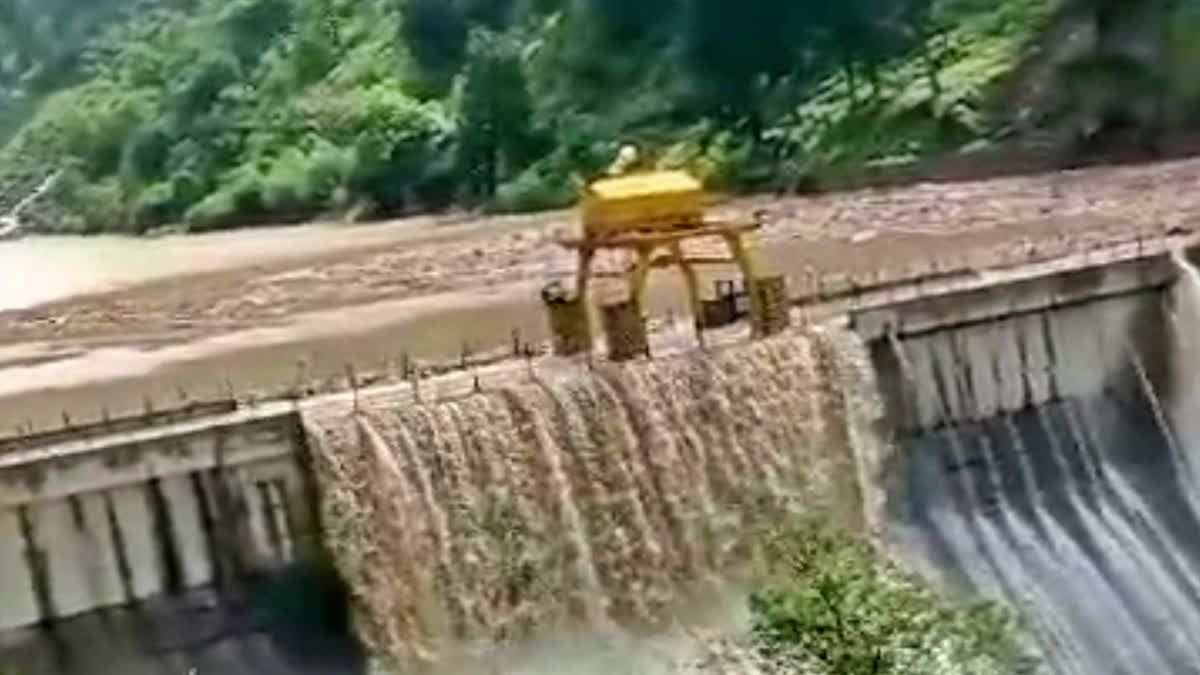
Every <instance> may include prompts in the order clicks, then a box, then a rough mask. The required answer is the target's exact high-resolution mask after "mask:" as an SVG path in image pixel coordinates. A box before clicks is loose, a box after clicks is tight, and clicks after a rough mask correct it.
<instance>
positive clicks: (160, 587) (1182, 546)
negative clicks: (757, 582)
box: [0, 245, 1200, 675]
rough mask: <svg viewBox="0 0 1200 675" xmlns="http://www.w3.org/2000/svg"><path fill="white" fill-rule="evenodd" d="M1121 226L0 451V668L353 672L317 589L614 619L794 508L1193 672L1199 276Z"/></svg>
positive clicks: (1034, 619) (377, 635) (490, 628)
mask: <svg viewBox="0 0 1200 675" xmlns="http://www.w3.org/2000/svg"><path fill="white" fill-rule="evenodd" d="M1141 249H1142V247H1141V245H1139V246H1138V249H1137V250H1124V249H1123V250H1120V251H1114V252H1111V255H1108V256H1097V257H1094V258H1092V259H1091V260H1085V259H1078V260H1065V261H1058V262H1056V263H1055V264H1052V265H1041V266H1031V267H1029V268H1026V269H1020V270H1011V271H1008V272H1005V273H1003V274H999V273H997V274H981V275H979V276H978V278H975V279H968V280H965V281H964V282H963V283H961V284H958V285H955V286H953V287H950V286H947V287H939V288H934V287H924V288H921V287H919V286H918V287H914V288H903V289H893V290H890V291H888V292H887V293H886V294H877V295H876V296H874V298H873V299H871V300H869V301H867V300H862V301H856V302H853V303H852V304H855V305H857V307H856V308H854V309H853V310H851V311H849V312H848V313H846V314H841V313H840V312H841V310H840V309H839V310H838V311H836V312H834V313H833V315H831V316H830V315H827V316H829V318H828V319H827V320H826V319H821V320H820V323H819V324H818V325H810V326H808V327H806V328H803V329H801V330H797V331H795V332H793V333H791V334H788V335H784V336H781V337H779V338H775V339H772V340H768V341H763V342H759V343H755V344H751V345H746V344H744V343H743V342H740V341H738V342H735V343H731V344H723V345H719V346H715V347H712V348H711V349H710V350H709V351H708V352H689V353H683V354H676V355H668V356H665V357H662V358H657V359H654V360H652V361H647V362H642V363H635V364H629V365H624V366H615V365H612V364H598V365H597V366H596V367H595V368H594V369H590V368H588V367H586V366H584V365H581V364H565V363H561V362H556V361H553V360H551V361H547V362H544V363H542V362H539V363H532V364H525V363H511V362H510V363H502V364H498V365H495V366H491V367H488V368H486V369H481V370H480V371H479V372H476V373H464V374H462V375H459V376H448V377H443V378H439V379H437V380H431V381H426V382H421V383H419V384H418V383H406V384H403V385H400V386H386V387H377V388H372V389H370V390H363V391H357V392H348V393H345V394H339V395H332V396H322V397H317V398H313V399H309V400H305V401H301V402H294V401H289V402H268V403H262V404H258V405H256V406H253V407H243V408H239V409H237V410H232V411H228V412H222V413H220V414H215V415H211V416H205V417H202V418H198V419H192V420H183V421H178V422H170V423H164V424H161V425H158V426H153V427H147V428H135V429H127V430H121V431H120V432H115V433H111V434H105V435H101V436H98V437H90V438H86V439H76V440H71V439H68V438H61V437H60V438H55V439H53V441H52V442H46V443H44V444H42V445H40V446H38V447H26V448H23V449H20V450H15V451H12V452H10V453H8V454H4V455H0V665H4V664H9V663H11V664H12V665H13V666H14V667H16V669H17V673H19V674H20V675H41V674H42V673H47V674H49V673H63V674H71V675H73V674H74V673H81V674H82V673H89V674H92V673H98V674H100V675H104V674H106V673H187V672H189V670H190V669H192V668H195V669H196V673H197V675H201V674H203V673H208V672H219V673H225V674H228V675H236V674H237V673H298V674H301V675H304V674H307V673H313V674H316V673H330V674H331V675H332V674H338V673H356V672H363V668H364V664H363V660H362V658H361V656H362V655H361V650H360V649H359V648H358V645H357V640H355V639H343V638H344V637H345V636H344V635H341V632H344V631H345V625H344V624H345V621H346V617H345V616H343V613H344V610H345V608H344V607H343V606H342V605H341V603H342V599H343V591H346V593H345V595H346V596H348V597H349V604H350V606H351V609H352V610H353V614H354V619H355V625H356V628H357V630H356V631H355V632H356V634H357V636H358V637H359V638H361V639H362V640H363V641H364V642H365V643H366V645H367V646H368V647H369V650H370V651H371V652H372V653H373V654H375V655H376V656H377V657H381V658H382V659H383V660H384V661H386V662H391V663H403V662H407V663H411V662H413V661H416V662H427V661H437V660H439V659H441V658H442V655H444V654H446V653H456V654H460V653H465V652H466V651H470V650H464V648H463V647H464V646H465V645H471V646H482V647H485V648H486V647H487V646H488V645H495V644H505V643H507V642H511V641H513V640H518V639H523V637H525V636H529V635H533V634H535V633H537V632H539V631H540V630H543V629H545V628H547V627H551V628H553V629H555V630H558V629H561V628H563V627H564V626H574V625H576V624H578V623H581V622H582V623H588V624H598V623H599V624H603V623H611V622H616V623H625V622H629V621H633V622H635V623H639V624H644V623H646V622H647V621H649V622H653V620H654V618H655V613H656V612H658V611H659V610H662V609H663V608H664V607H666V606H667V605H669V604H670V601H671V599H672V598H674V597H677V596H682V595H685V594H686V593H688V592H690V591H691V590H694V589H695V588H696V587H697V584H699V585H703V584H705V583H707V582H709V581H712V580H714V579H715V578H718V577H723V576H724V575H727V574H731V573H734V572H733V571H735V570H736V568H737V561H738V556H739V551H740V550H741V549H740V548H739V547H742V548H744V546H745V543H746V542H745V541H744V539H743V537H744V536H746V535H747V534H748V533H751V532H752V531H753V530H754V528H755V527H757V526H758V525H760V524H768V525H769V522H770V520H771V519H772V518H778V517H784V516H785V515H786V514H787V513H788V512H791V511H806V510H812V509H821V510H822V511H829V512H832V513H833V514H834V516H835V517H838V518H840V519H842V520H843V521H844V522H847V523H850V524H853V525H855V526H857V527H860V528H862V529H864V530H866V531H869V532H871V533H873V534H875V535H878V536H879V537H880V539H881V540H882V541H883V542H885V543H886V545H887V546H888V547H889V550H890V551H891V552H892V553H893V554H894V555H896V556H898V557H901V558H904V559H905V560H907V561H908V562H910V563H911V564H912V565H914V566H916V567H917V568H918V569H920V570H922V571H923V572H926V573H927V574H929V575H931V576H932V577H935V578H937V579H939V580H941V581H942V582H944V583H946V584H949V585H950V586H952V587H957V588H962V589H964V590H966V591H969V592H974V593H983V594H989V595H992V596H995V597H999V598H1003V599H1005V600H1007V601H1009V602H1011V603H1012V604H1013V605H1014V606H1016V607H1017V608H1018V609H1019V610H1020V611H1022V612H1023V613H1024V614H1025V616H1026V617H1027V618H1028V619H1029V621H1028V623H1029V625H1030V627H1031V639H1032V640H1033V642H1034V644H1035V646H1036V647H1037V648H1038V649H1039V651H1040V652H1042V653H1043V654H1044V655H1045V657H1046V662H1047V667H1048V669H1049V672H1056V673H1081V674H1087V675H1091V674H1092V673H1145V672H1156V673H1157V672H1162V673H1191V672H1197V670H1196V665H1195V664H1198V663H1200V650H1198V649H1197V648H1196V647H1195V645H1194V641H1192V640H1191V639H1190V636H1191V635H1195V634H1198V633H1197V631H1200V582H1198V579H1200V576H1198V572H1200V518H1197V515H1196V514H1197V513H1200V511H1197V510H1196V509H1195V508H1194V506H1195V505H1196V504H1197V503H1200V502H1198V500H1197V495H1196V494H1195V492H1196V491H1195V490H1194V487H1195V486H1196V485H1197V483H1196V482H1195V481H1194V480H1193V477H1194V476H1195V475H1196V474H1195V465H1196V462H1195V461H1193V460H1192V458H1191V456H1190V454H1189V450H1188V448H1189V447H1196V448H1197V450H1200V444H1197V445H1195V446H1193V443H1200V436H1197V434H1200V428H1198V427H1197V425H1200V422H1198V421H1197V420H1200V409H1196V410H1194V409H1193V408H1194V407H1196V406H1198V405H1200V398H1197V396H1196V394H1197V393H1200V392H1198V391H1197V388H1196V386H1195V383H1193V380H1192V378H1190V377H1187V372H1188V370H1187V368H1186V367H1184V366H1186V364H1188V363H1191V362H1194V361H1193V360H1192V359H1191V357H1190V356H1189V355H1191V354H1197V355H1200V353H1198V351H1200V277H1198V276H1196V275H1195V271H1194V270H1193V269H1191V268H1189V267H1187V266H1186V265H1183V264H1180V262H1172V260H1171V259H1170V257H1169V256H1168V255H1167V254H1165V253H1163V252H1162V251H1161V250H1159V251H1156V252H1153V253H1147V252H1145V251H1143V250H1141ZM863 297H864V298H866V296H865V295H864V296H863ZM814 316H815V314H814V313H809V312H806V313H805V317H807V318H810V319H811V318H812V317H814ZM1193 336H1196V337H1195V339H1196V340H1197V342H1196V343H1195V344H1193ZM1193 429H1196V431H1193ZM331 567H332V568H333V569H336V571H337V572H338V576H339V577H340V579H330V578H328V577H329V575H328V574H327V572H328V569H329V568H331ZM534 579H538V580H541V581H542V583H532V580H534ZM343 587H344V588H343ZM313 614H315V615H318V616H317V617H316V619H315V622H316V623H318V624H321V625H320V626H318V627H317V628H312V627H307V629H305V628H301V629H296V630H289V629H288V627H287V626H286V625H284V624H287V623H288V621H287V619H290V618H298V617H301V616H307V615H313ZM281 617H282V618H283V619H284V621H282V622H281V621H280V620H279V619H280V618H281ZM316 636H320V637H319V639H318V637H316ZM327 638H328V639H327ZM483 653H485V654H486V653H487V651H486V649H485V650H484V652H483ZM317 656H324V657H325V658H321V659H319V658H316V657H317ZM497 663H499V662H493V663H492V664H491V665H492V666H493V667H502V666H499V665H497ZM572 663H575V662H572ZM559 665H561V663H560V664H559ZM575 665H578V664H577V663H576V664H575ZM580 667H582V666H580ZM611 669H612V666H611V664H610V666H606V667H604V668H598V669H597V670H596V672H611ZM646 670H647V669H646V668H643V671H646ZM512 672H517V671H516V669H515V668H514V669H512ZM533 672H539V671H536V670H535V671H533ZM579 672H583V671H579ZM649 672H680V671H679V670H672V669H669V668H666V667H657V666H656V667H655V668H653V669H649ZM688 672H692V671H688Z"/></svg>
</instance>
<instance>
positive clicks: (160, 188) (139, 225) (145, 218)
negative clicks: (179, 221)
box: [131, 181, 179, 233]
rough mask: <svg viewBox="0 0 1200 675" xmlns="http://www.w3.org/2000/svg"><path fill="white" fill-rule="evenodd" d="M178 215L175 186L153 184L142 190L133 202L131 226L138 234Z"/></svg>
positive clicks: (172, 184)
mask: <svg viewBox="0 0 1200 675" xmlns="http://www.w3.org/2000/svg"><path fill="white" fill-rule="evenodd" d="M178 215H179V202H178V200H177V199H176V196H175V185H174V183H172V182H170V181H163V182H161V183H155V184H154V185H151V186H150V187H147V188H146V189H144V190H142V191H141V193H140V194H139V195H138V196H137V199H136V200H134V202H133V213H132V218H131V224H132V226H133V227H134V229H135V230H136V231H137V232H139V233H142V232H145V231H146V230H148V229H150V228H151V227H154V226H155V225H161V224H163V223H166V222H168V221H170V220H173V219H175V218H176V217H177V216H178Z"/></svg>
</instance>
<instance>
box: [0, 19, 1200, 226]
mask: <svg viewBox="0 0 1200 675" xmlns="http://www.w3.org/2000/svg"><path fill="white" fill-rule="evenodd" d="M1063 1H1064V2H1067V4H1068V5H1069V4H1071V3H1083V5H1084V6H1083V8H1082V9H1080V10H1079V12H1081V15H1082V16H1087V17H1090V20H1093V21H1092V23H1094V24H1095V25H1097V26H1100V27H1101V29H1103V30H1110V29H1108V28H1106V26H1109V25H1111V24H1112V17H1113V16H1116V15H1117V14H1119V12H1118V11H1117V10H1116V9H1111V8H1110V6H1112V7H1117V8H1118V9H1119V8H1121V7H1126V5H1129V3H1124V2H1123V1H1122V0H1063ZM1168 1H1169V0H1154V2H1150V3H1134V4H1136V5H1137V6H1138V7H1144V6H1151V5H1154V6H1157V4H1158V3H1165V2H1168ZM1056 11H1058V3H1057V2H1056V1H1055V0H841V1H840V2H835V3H830V2H825V1H824V0H753V1H750V2H746V1H744V0H656V1H651V2H647V1H645V0H105V1H104V2H89V3H78V2H72V1H71V0H55V1H54V2H45V1H42V0H37V1H36V2H35V0H21V1H20V2H13V3H7V4H6V9H5V10H4V12H5V14H4V15H3V16H0V38H3V39H4V40H3V42H0V49H3V48H8V50H9V51H8V53H7V55H6V56H5V57H4V58H3V60H0V139H4V138H5V137H6V135H7V134H6V133H3V132H4V130H5V128H6V127H7V128H8V129H9V130H14V129H19V130H16V131H15V133H12V134H11V138H9V139H8V140H7V142H6V145H5V146H4V147H3V149H0V190H7V191H8V192H10V193H11V194H10V195H9V197H8V199H10V200H11V196H12V194H16V193H18V192H19V191H20V190H22V189H28V187H29V186H31V185H33V184H36V183H38V182H39V181H40V180H42V178H44V177H45V176H46V175H49V174H50V173H52V172H53V171H55V170H59V169H61V170H63V174H62V176H61V179H60V180H59V181H58V182H57V184H56V187H55V189H54V190H53V191H52V192H51V194H50V196H49V197H50V200H51V201H52V203H53V206H54V207H55V208H54V211H53V213H52V214H50V215H43V216H42V221H43V222H41V223H40V226H42V227H44V228H54V229H60V230H69V231H84V232H94V231H109V230H119V231H130V232H145V231H147V230H150V229H152V228H156V227H158V226H162V225H166V224H174V223H182V224H185V225H186V226H187V227H188V228H190V229H195V230H203V229H212V228H222V227H230V226H235V225H240V224H246V223H254V222H282V221H289V220H298V219H305V218H311V217H314V216H319V215H322V214H328V213H347V212H351V213H354V214H357V215H360V216H374V215H388V214H396V213H404V212H410V211H416V210H429V209H442V208H446V207H449V206H452V205H465V206H469V207H486V208H493V209H500V210H523V209H531V208H540V207H549V206H556V205H562V204H565V203H568V202H569V201H571V199H572V198H573V197H574V195H575V194H576V191H577V185H578V182H579V181H580V180H582V179H586V178H587V177H589V176H591V175H593V174H595V173H596V172H598V171H600V170H602V169H603V168H604V167H605V166H606V165H607V163H608V162H609V161H610V160H611V159H612V157H613V155H614V153H615V150H616V148H617V147H618V146H619V145H620V144H621V143H623V142H634V143H636V144H638V145H639V146H640V147H642V148H643V151H644V152H646V154H648V155H649V156H650V160H651V161H654V162H656V163H659V164H663V165H686V166H688V167H689V168H690V169H691V170H693V171H695V172H697V173H699V174H701V175H702V176H703V177H704V178H706V179H708V180H709V181H710V182H711V183H713V184H714V185H716V186H717V187H719V188H721V189H728V190H739V189H770V188H775V189H780V188H795V187H810V186H814V185H817V186H819V185H820V183H821V181H823V180H825V179H828V178H829V177H835V176H837V175H839V174H841V173H845V172H854V171H858V170H860V169H861V168H862V167H863V166H864V165H867V164H889V163H897V162H901V163H903V162H911V161H913V160H914V159H917V158H920V157H923V156H927V155H929V154H930V153H934V152H938V151H941V150H945V149H949V148H957V147H962V146H963V145H965V144H968V143H979V142H980V141H981V140H982V141H986V140H988V139H992V138H995V137H996V136H997V135H999V134H1002V133H1003V132H1004V131H1005V129H1006V125H1005V123H1006V121H1007V118H1006V117H1005V116H1000V115H993V114H990V113H991V110H990V109H989V103H990V101H991V99H992V96H993V95H994V93H995V91H997V89H998V85H999V84H1001V83H1003V82H1005V81H1006V78H1007V76H1008V75H1009V74H1010V73H1012V72H1013V71H1014V69H1016V66H1018V65H1019V64H1021V63H1022V62H1023V61H1024V57H1025V55H1026V54H1027V52H1028V49H1029V48H1030V47H1031V46H1032V45H1035V44H1036V43H1037V37H1038V35H1039V34H1040V32H1041V31H1042V29H1043V27H1045V26H1046V25H1047V24H1048V23H1049V22H1050V21H1049V20H1050V19H1051V18H1052V17H1053V16H1054V14H1055V12H1056ZM1121 11H1126V12H1129V11H1131V10H1128V9H1127V8H1126V9H1124V10H1121ZM1105 12H1107V14H1106V13H1105ZM1138 13H1139V15H1144V14H1145V12H1138ZM47 17H49V18H47ZM64 17H66V18H69V19H70V20H69V21H66V20H60V19H63V18H64ZM1105 22H1107V23H1105ZM1143 23H1144V22H1143ZM27 26H28V27H32V28H26V27H27ZM64 27H66V28H64ZM1103 30H1102V31H1101V32H1103ZM64 34H65V35H68V36H69V39H66V40H64V39H63V38H62V36H63V35H64ZM18 38H20V39H21V40H25V41H26V42H28V44H23V43H20V42H18V41H17V39H18ZM1184 42H1186V41H1184ZM1097 44H1100V45H1103V44H1105V42H1104V41H1103V40H1101V41H1098V43H1097ZM1094 51H1095V52H1096V53H1097V54H1099V53H1101V51H1102V50H1100V49H1099V48H1098V49H1096V50H1094ZM1113 53H1115V52H1113V50H1109V51H1108V52H1106V54H1107V57H1106V58H1107V59H1108V60H1107V61H1103V60H1102V61H1103V64H1104V68H1105V69H1107V70H1104V72H1106V73H1108V72H1113V71H1114V70H1117V71H1120V72H1124V71H1123V70H1121V67H1124V66H1121V67H1117V68H1114V67H1113V66H1111V62H1113V61H1114V58H1111V57H1112V54H1113ZM1116 60H1120V59H1116ZM1093 61H1096V59H1093ZM1076 70H1078V71H1079V73H1080V74H1079V76H1078V77H1077V78H1076V79H1077V81H1079V82H1084V83H1086V82H1090V81H1091V80H1090V79H1089V78H1091V79H1095V78H1094V77H1092V75H1091V74H1092V72H1093V71H1094V70H1095V69H1092V70H1089V69H1088V68H1085V67H1080V68H1077V69H1076ZM1193 88H1194V87H1193ZM1078 98H1079V97H1075V96H1071V97H1068V100H1070V101H1074V100H1077V99H1078ZM1115 100H1117V101H1122V100H1125V97H1115ZM1059 107H1061V105H1060V106H1059ZM1143 117H1147V118H1149V117H1153V115H1149V116H1145V115H1144V116H1143ZM1139 119H1140V118H1139ZM0 142H2V140H0Z"/></svg>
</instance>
